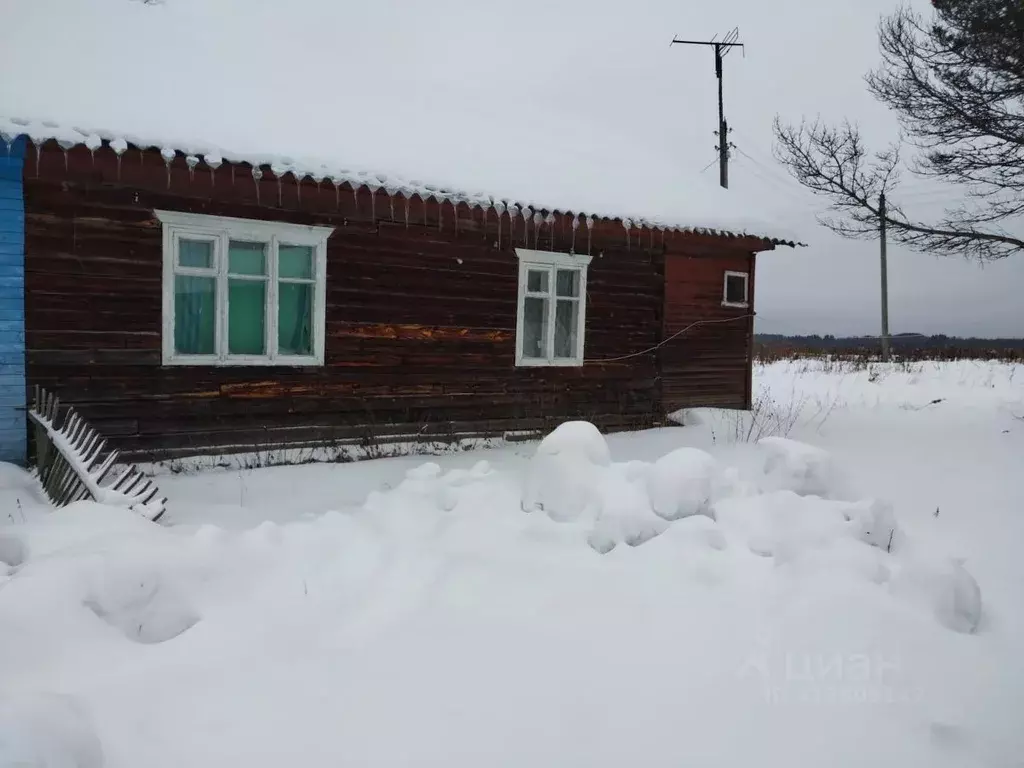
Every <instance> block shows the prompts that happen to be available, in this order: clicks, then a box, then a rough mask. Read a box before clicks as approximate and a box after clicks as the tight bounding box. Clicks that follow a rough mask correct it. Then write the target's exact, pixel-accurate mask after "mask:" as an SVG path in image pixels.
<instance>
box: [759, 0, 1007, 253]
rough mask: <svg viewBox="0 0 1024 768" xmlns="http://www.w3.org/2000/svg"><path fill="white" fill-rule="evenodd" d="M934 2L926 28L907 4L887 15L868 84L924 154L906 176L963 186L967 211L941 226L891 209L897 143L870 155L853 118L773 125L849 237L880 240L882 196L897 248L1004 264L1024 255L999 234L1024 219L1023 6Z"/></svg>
mask: <svg viewBox="0 0 1024 768" xmlns="http://www.w3.org/2000/svg"><path fill="white" fill-rule="evenodd" d="M933 4H934V6H935V9H936V10H935V14H934V17H933V18H932V19H930V20H925V19H924V18H923V17H922V16H921V15H920V14H917V13H915V12H913V11H911V10H909V9H907V8H903V9H901V10H899V11H897V12H896V13H894V14H892V15H891V16H888V17H885V18H883V19H882V22H881V24H880V26H879V41H880V45H881V51H882V64H881V66H880V67H879V68H878V69H877V70H876V71H874V72H871V73H870V74H868V76H867V78H866V79H867V85H868V88H869V90H870V91H871V92H872V93H873V94H874V95H875V97H876V98H878V99H879V100H880V101H881V102H882V103H884V104H886V105H887V106H889V107H890V108H891V109H892V110H893V111H895V112H896V114H897V116H898V117H899V120H900V123H901V126H902V129H903V132H904V137H905V141H906V142H907V143H909V144H910V145H911V146H913V147H914V148H916V150H917V153H916V155H915V156H914V158H913V159H912V160H911V162H910V163H909V164H908V166H907V170H909V171H910V172H911V173H914V174H917V175H919V176H923V177H930V178H933V179H937V180H939V181H942V182H946V183H950V184H954V185H957V186H958V187H960V188H962V189H963V190H964V203H963V204H962V205H960V206H959V207H957V208H954V209H951V210H947V211H946V212H945V214H944V215H943V216H941V217H940V218H939V219H938V220H937V221H933V222H922V221H912V220H910V219H909V218H908V217H907V216H906V215H905V214H904V212H903V211H902V209H901V208H900V207H899V206H898V205H894V203H896V202H898V201H897V200H894V197H895V194H894V192H895V190H896V189H897V185H898V182H899V178H900V167H901V165H900V153H899V150H898V145H894V146H890V147H888V148H887V149H885V150H884V151H882V152H878V153H874V154H872V153H871V152H869V151H868V150H867V149H866V148H865V146H864V142H863V140H862V138H861V135H860V132H859V131H858V129H857V128H856V127H855V126H853V125H851V124H850V123H848V122H846V123H843V124H842V125H841V126H839V127H831V126H828V125H824V124H822V123H820V122H818V123H813V124H807V123H802V124H800V125H798V126H793V125H788V124H785V123H783V122H782V121H780V120H776V123H775V136H776V147H775V153H776V157H777V158H778V159H779V160H780V162H782V163H783V164H784V165H785V166H786V167H787V168H788V169H789V170H790V172H791V173H792V174H793V175H794V177H795V178H796V179H797V180H798V181H799V182H800V183H801V184H803V185H804V186H806V187H808V188H810V189H811V190H813V191H815V192H819V193H822V194H824V195H826V196H827V197H829V198H830V200H831V203H832V207H833V210H835V212H836V214H837V216H836V218H834V219H829V220H825V221H823V223H824V224H826V225H827V226H830V227H831V228H832V229H834V230H835V231H836V232H839V233H840V234H842V235H845V236H853V237H858V236H866V235H868V234H869V233H873V232H874V231H875V230H876V229H877V226H878V219H879V205H878V197H879V195H880V193H882V192H885V193H886V196H887V197H888V198H889V206H888V207H887V209H886V215H885V220H886V224H887V228H888V230H889V232H890V233H891V235H892V236H893V237H894V238H895V239H896V240H898V241H900V242H903V243H905V244H906V245H909V246H911V247H913V248H916V249H918V250H926V251H934V252H940V253H947V254H953V253H958V254H962V255H965V256H968V257H971V258H976V259H979V260H989V259H999V258H1004V257H1006V256H1009V255H1010V254H1013V253H1016V252H1018V251H1021V250H1024V239H1022V238H1021V237H1018V236H1017V235H1016V234H1015V233H1013V232H1009V231H1007V230H1006V229H1005V228H1004V226H1003V225H1004V224H1008V223H1010V222H1012V221H1013V220H1014V219H1016V218H1018V217H1020V216H1021V215H1022V214H1024V3H1022V2H1021V0H934V2H933Z"/></svg>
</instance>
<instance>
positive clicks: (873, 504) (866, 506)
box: [843, 499, 900, 551]
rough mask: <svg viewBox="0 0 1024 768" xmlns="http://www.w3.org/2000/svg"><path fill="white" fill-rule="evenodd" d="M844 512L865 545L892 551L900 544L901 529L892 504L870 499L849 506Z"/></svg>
mask: <svg viewBox="0 0 1024 768" xmlns="http://www.w3.org/2000/svg"><path fill="white" fill-rule="evenodd" d="M843 512H844V514H845V516H846V519H847V520H848V521H850V523H851V525H852V527H853V529H854V531H855V532H856V536H857V537H858V538H859V539H860V540H861V541H863V542H864V543H865V544H870V545H871V546H873V547H878V548H879V549H884V550H886V551H890V550H892V549H893V548H894V547H895V546H896V545H897V544H898V543H899V533H900V529H899V525H898V524H897V523H896V514H895V513H894V512H893V509H892V504H890V503H888V502H886V501H879V500H877V499H868V500H866V501H858V502H854V503H852V504H849V505H848V506H846V507H844V510H843Z"/></svg>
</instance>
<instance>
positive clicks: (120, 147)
mask: <svg viewBox="0 0 1024 768" xmlns="http://www.w3.org/2000/svg"><path fill="white" fill-rule="evenodd" d="M110 148H111V149H112V150H114V154H115V155H117V178H118V180H119V181H120V179H121V155H123V154H124V153H125V152H126V151H127V149H128V142H127V141H125V140H124V139H114V140H113V141H112V142H110Z"/></svg>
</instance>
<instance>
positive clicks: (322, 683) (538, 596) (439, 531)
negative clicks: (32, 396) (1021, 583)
mask: <svg viewBox="0 0 1024 768" xmlns="http://www.w3.org/2000/svg"><path fill="white" fill-rule="evenodd" d="M752 450H753V451H754V452H755V454H756V457H758V458H759V459H760V462H758V463H756V466H760V467H761V470H760V471H759V472H750V471H746V472H742V473H741V472H740V471H739V469H737V468H736V467H732V466H726V465H725V464H724V463H723V462H722V461H721V460H720V459H718V458H716V457H714V456H712V455H711V454H709V453H706V452H704V451H701V450H697V449H693V448H677V449H675V450H671V451H669V452H667V453H666V454H665V455H663V456H661V457H660V458H657V459H656V460H654V461H635V460H634V461H627V462H616V461H614V460H613V456H612V452H611V450H610V449H609V446H608V444H607V442H606V441H605V439H604V437H603V436H602V435H601V434H600V432H599V431H598V430H597V429H596V428H595V427H594V426H593V425H591V424H587V423H585V422H574V423H569V424H564V425H562V426H561V427H559V428H558V429H556V430H555V431H554V432H552V433H551V434H550V435H549V436H548V437H547V438H545V440H543V441H542V442H541V443H540V444H539V445H538V446H537V448H536V451H535V453H534V455H533V456H532V457H531V458H529V461H528V462H527V464H526V466H525V467H524V469H523V472H522V474H520V473H518V472H515V471H507V470H501V469H496V468H495V467H493V466H491V465H490V464H489V463H488V462H486V461H480V462H478V463H477V464H475V465H473V466H471V467H469V468H466V469H453V470H449V471H445V470H444V469H443V468H442V466H441V465H439V464H438V463H433V462H428V463H424V464H422V465H420V466H416V467H414V468H412V469H410V470H408V471H406V472H405V474H404V477H403V478H402V479H401V480H400V482H398V483H397V484H396V485H394V486H393V487H391V488H389V489H385V490H380V491H376V492H374V493H371V494H370V495H369V497H368V498H367V499H366V500H365V503H363V504H362V505H360V506H358V507H352V508H345V509H340V510H338V511H331V512H327V513H325V514H322V515H319V516H315V517H310V518H308V519H301V520H297V521H295V522H291V523H287V524H283V525H278V524H274V523H270V522H265V523H262V524H260V525H258V526H256V527H255V528H251V529H249V530H246V531H241V532H231V531H227V530H223V529H220V528H217V527H215V526H211V525H202V526H198V527H177V528H165V527H161V526H159V525H156V524H153V523H150V522H149V521H146V520H143V519H141V518H139V517H138V516H137V515H134V514H132V513H130V512H127V511H125V510H121V509H116V508H112V507H105V506H102V505H99V504H94V503H90V502H81V503H79V504H76V505H73V506H71V507H68V508H65V509H61V510H56V511H52V512H44V511H43V510H42V509H35V508H33V507H31V504H29V505H28V507H27V515H26V517H25V519H24V520H23V521H20V522H15V523H14V524H9V525H6V526H5V527H4V529H3V530H2V532H0V560H2V561H3V564H2V565H0V679H2V680H4V687H3V694H2V695H0V765H21V764H24V765H32V766H63V765H69V766H70V765H76V766H86V767H87V768H92V767H93V766H95V767H96V768H99V766H121V765H130V764H133V763H134V764H139V761H140V760H141V761H143V762H147V763H148V764H150V765H158V766H165V765H166V766H171V765H183V764H189V765H218V764H222V763H223V755H224V754H228V753H230V754H232V755H233V756H235V757H239V756H242V757H244V759H245V762H246V763H247V764H251V765H271V764H274V760H271V759H270V758H271V757H272V756H274V755H277V756H279V755H280V754H282V752H281V750H282V749H286V751H287V752H288V753H289V754H290V755H292V756H293V757H296V759H300V761H301V762H302V763H303V764H315V763H317V762H318V760H322V759H323V757H324V755H325V754H331V755H338V754H346V755H349V756H350V757H351V758H352V759H353V761H354V762H358V763H362V764H365V763H367V762H373V760H374V759H375V758H376V759H378V760H379V759H385V758H382V757H381V755H382V754H383V755H385V757H386V759H385V761H386V762H387V761H391V762H402V757H403V755H405V757H410V759H411V756H412V755H416V756H419V757H422V756H424V755H427V756H428V757H429V758H430V759H427V762H428V763H431V761H433V763H432V764H438V762H437V761H440V760H442V757H443V756H444V755H450V754H451V745H452V744H453V743H456V742H458V743H460V744H461V745H462V747H461V748H465V749H467V750H468V751H469V752H472V753H478V754H482V755H494V754H497V753H496V752H495V751H494V750H496V749H497V748H498V747H497V746H496V745H498V744H506V745H507V744H508V738H507V737H508V733H509V731H508V728H510V727H512V726H510V725H509V724H510V723H515V724H516V726H515V728H523V729H525V730H524V731H523V733H524V734H527V735H524V737H523V738H522V739H518V738H517V739H516V740H514V742H513V746H512V747H510V749H511V750H512V753H510V754H511V755H512V758H510V759H513V762H516V761H524V764H525V762H534V763H536V764H541V763H543V762H545V760H544V755H545V754H547V753H546V752H544V749H543V745H544V744H549V743H552V742H551V740H554V741H555V742H558V741H560V740H567V741H566V743H565V744H562V746H561V747H560V748H559V749H561V750H562V753H563V754H568V752H567V751H566V750H567V749H568V747H567V745H568V744H570V742H571V748H572V749H574V750H578V749H582V750H583V751H584V752H585V753H586V754H587V755H588V756H589V757H588V762H590V763H591V764H593V762H592V761H593V760H597V759H598V757H599V756H600V755H604V756H605V757H608V756H609V755H611V756H614V757H615V759H616V760H618V759H620V758H621V759H623V760H627V759H628V758H629V757H630V755H633V754H634V753H633V752H632V751H631V750H625V751H624V749H625V748H624V745H627V744H633V745H634V746H635V741H631V740H630V739H628V738H626V736H627V734H628V733H634V732H636V729H638V728H642V727H644V724H645V723H646V724H648V726H649V727H650V731H649V733H651V734H652V736H651V738H652V741H651V742H650V744H651V748H652V749H654V748H655V747H657V749H658V752H657V754H659V755H661V756H662V757H663V758H664V757H665V756H667V755H671V754H675V752H674V751H673V747H672V746H671V744H676V745H677V746H678V741H675V739H676V737H675V736H673V739H672V740H668V741H666V738H663V737H662V736H660V735H659V734H677V733H678V732H679V729H680V728H683V729H684V731H685V736H686V738H685V742H686V744H687V748H688V749H689V750H694V749H696V750H697V751H700V752H704V751H706V750H711V751H713V750H715V749H718V748H719V747H720V745H721V743H723V742H722V741H721V740H722V739H725V738H726V735H727V734H726V732H725V731H722V730H721V729H718V728H717V726H711V725H710V723H712V722H720V723H725V724H728V723H731V722H734V721H735V720H736V719H737V718H739V719H740V720H742V721H743V722H748V723H756V722H762V719H763V717H764V714H765V712H766V711H769V712H770V711H774V710H764V709H763V708H762V706H763V704H762V702H763V701H764V700H765V699H764V698H763V697H762V696H761V694H759V693H753V694H752V691H755V692H756V691H763V692H764V696H767V697H768V699H769V700H771V699H772V697H774V698H775V699H778V698H779V696H783V695H795V693H794V692H798V691H803V690H804V689H805V688H807V679H809V680H811V682H814V686H813V690H814V691H817V692H819V693H820V691H821V689H822V686H821V685H819V684H818V683H817V682H815V680H814V675H813V674H811V677H810V678H806V679H805V678H800V679H799V680H796V681H794V680H793V679H791V666H792V664H793V662H792V658H801V659H802V658H804V656H807V654H809V653H810V651H806V652H805V651H804V650H802V649H803V647H804V646H803V645H801V643H811V646H810V648H811V650H814V652H815V653H819V654H820V653H822V652H823V651H822V650H821V649H825V650H828V649H831V648H837V647H838V648H849V647H851V643H853V644H854V645H853V646H852V647H853V648H857V649H859V648H861V647H863V648H865V649H870V648H872V647H873V646H872V643H875V642H876V641H875V640H873V639H872V637H873V635H872V632H875V631H876V628H877V627H880V626H881V627H889V628H891V627H895V628H896V629H895V630H887V631H891V632H895V634H890V635H888V636H889V637H890V638H898V639H897V640H892V639H891V640H890V642H896V645H895V646H893V645H887V646H884V647H883V648H882V649H881V651H880V652H884V653H888V654H890V656H891V655H892V654H894V653H897V654H902V653H904V652H906V653H909V652H910V649H913V648H916V647H917V646H919V645H920V644H922V643H926V642H929V643H930V642H933V641H934V636H935V633H945V634H949V635H951V636H956V635H955V634H954V633H957V634H959V635H960V636H962V635H966V634H970V633H972V632H974V631H975V630H976V629H977V628H978V626H979V622H980V621H981V619H982V603H981V594H980V590H979V588H978V585H977V583H976V581H975V580H974V579H973V578H972V577H971V576H970V574H969V573H968V571H967V570H966V569H965V568H964V566H963V564H962V563H958V562H953V561H950V560H948V559H947V558H944V557H942V556H939V555H934V554H930V553H929V551H928V550H927V549H925V548H924V547H921V546H917V545H916V543H915V540H914V539H913V537H911V536H910V535H909V534H907V533H905V532H903V531H901V530H900V528H899V525H898V524H897V520H896V516H895V513H894V511H893V508H892V507H891V506H890V505H889V504H887V503H885V502H884V501H881V500H876V499H859V500H849V499H845V498H837V497H835V496H836V494H835V490H836V489H835V487H834V486H833V485H832V483H833V481H834V478H835V477H836V475H835V473H834V472H833V471H832V470H833V469H834V462H833V461H832V459H831V457H830V456H829V455H828V454H827V453H826V452H824V451H821V450H820V449H816V448H813V447H811V446H808V445H804V444H800V443H796V442H793V441H778V440H775V441H764V442H762V444H760V445H756V446H753V447H752ZM332 471H333V470H332ZM5 476H6V477H9V478H10V479H11V480H12V482H11V483H9V484H8V485H7V488H13V489H15V491H16V492H17V493H18V494H19V496H18V498H19V499H22V501H21V503H22V504H25V503H26V502H25V499H27V498H28V497H27V496H25V492H26V489H27V488H28V485H26V484H24V483H22V480H23V478H21V477H20V476H19V475H18V474H17V473H14V472H13V471H12V470H5ZM0 501H2V502H3V503H8V502H9V501H10V496H9V495H7V494H6V493H5V494H0ZM762 625H763V626H765V627H769V628H770V629H767V630H761V629H759V628H758V627H759V626H762ZM927 638H932V640H927ZM893 648H896V649H897V650H896V651H893V650H892V649H893ZM815 649H818V650H815ZM866 652H867V651H865V653H866ZM858 653H859V651H858ZM799 654H804V656H799ZM807 658H810V659H813V658H817V657H816V656H813V655H811V656H807ZM823 658H824V657H823ZM828 658H829V659H831V657H828ZM851 658H852V657H851ZM859 658H860V657H859V656H856V659H859ZM885 658H886V659H888V657H885ZM900 658H903V657H902V656H900ZM780 659H783V660H782V661H780ZM856 659H855V660H854V661H850V660H849V659H847V661H845V662H843V661H842V660H841V661H840V662H833V661H832V660H828V664H829V665H831V666H828V667H827V669H829V670H831V669H835V668H838V669H844V667H842V664H843V663H845V664H847V666H851V665H853V664H854V663H855V661H856ZM800 663H804V662H800ZM806 663H807V664H810V665H811V666H810V667H808V668H809V669H811V670H812V671H813V669H816V668H817V667H815V666H813V665H815V664H818V663H819V662H818V661H808V662H806ZM821 663H822V664H824V663H825V662H821ZM836 663H838V664H839V666H838V667H836ZM856 663H860V662H856ZM884 664H885V665H886V666H884V669H885V670H888V671H887V672H886V674H887V675H888V676H889V677H885V678H884V679H883V678H882V677H880V678H879V679H878V680H874V679H871V680H867V681H863V680H860V679H859V678H858V679H857V680H855V681H854V682H853V683H851V681H850V680H847V679H842V680H840V681H839V683H841V686H840V687H841V688H842V690H845V691H847V694H844V695H854V694H856V695H860V692H862V691H867V693H866V694H865V695H872V696H887V695H897V694H898V695H899V696H910V695H911V694H912V692H913V690H914V689H913V688H912V685H913V684H916V683H915V682H914V681H915V680H916V678H915V677H914V673H912V672H911V671H908V670H907V669H905V668H903V667H900V668H899V669H900V674H903V675H905V676H907V677H905V678H904V679H900V680H897V683H898V685H894V683H893V682H892V680H890V679H889V678H891V677H892V676H893V675H892V672H891V669H890V667H892V666H893V663H892V662H890V661H885V662H884ZM830 674H831V672H830ZM883 677H884V676H883ZM656 680H664V681H665V682H664V685H665V687H666V690H665V691H663V692H662V691H661V690H660V688H659V687H658V685H660V684H658V685H654V687H653V688H652V687H650V686H651V685H652V683H651V681H656ZM801 686H803V687H801ZM851 686H852V687H851ZM680 690H686V695H685V696H681V695H680V693H679V691H680ZM780 691H781V692H782V693H780ZM849 691H853V692H854V693H849ZM893 691H896V694H894V693H893ZM590 692H592V693H593V695H591V693H590ZM908 692H909V693H908ZM801 695H803V694H801ZM637 702H649V704H643V703H641V704H638V703H637ZM698 704H699V706H698ZM873 712H874V710H873ZM891 712H892V711H891V710H888V711H883V712H882V714H883V715H884V716H885V718H890V717H891V716H892V714H891ZM567 713H576V714H567ZM848 716H849V715H848V714H844V715H842V718H841V719H840V720H837V721H836V722H837V723H842V725H837V726H836V728H839V729H840V730H839V731H837V732H843V733H845V732H846V731H843V730H842V729H843V728H847V727H848V722H847V720H846V719H844V718H847V717H848ZM875 716H876V715H875V714H872V715H871V716H870V718H874V717H875ZM575 717H579V718H581V722H586V723H594V722H598V721H601V719H602V718H608V722H609V723H610V724H609V725H607V726H605V727H603V728H602V729H599V730H598V731H597V732H595V731H594V730H592V729H591V727H590V726H586V727H585V728H584V731H583V732H580V733H576V734H575V735H572V732H571V726H569V725H567V723H568V722H570V721H572V720H573V718H575ZM857 717H868V715H867V714H863V715H857ZM566 718H568V720H567V719H566ZM595 718H596V720H595ZM638 718H639V719H638ZM870 718H868V719H867V720H865V721H864V722H863V723H861V724H860V725H859V726H858V727H857V728H854V729H852V730H851V731H850V733H853V732H858V728H867V727H869V725H870V727H877V726H878V723H881V722H889V720H873V719H870ZM687 722H692V723H694V724H695V725H694V727H693V728H687V727H686V726H680V723H687ZM385 723H388V724H390V725H388V727H387V728H386V729H385V730H386V731H390V730H391V729H392V728H393V727H397V728H399V729H400V730H401V732H402V734H403V738H402V739H400V740H398V741H395V740H394V739H391V738H384V733H383V732H382V730H381V729H382V727H383V726H382V724H385ZM172 724H173V725H172ZM698 724H702V725H700V727H697V725H698ZM567 729H568V730H567ZM730 729H731V726H730ZM758 733H760V737H759V738H761V739H762V740H763V741H764V743H766V744H771V745H772V754H775V755H778V756H785V755H787V754H789V753H788V752H787V750H790V749H791V747H790V746H788V745H789V744H790V743H791V741H792V740H791V739H790V740H781V736H777V735H776V732H775V731H774V730H773V729H771V728H770V727H767V726H766V727H765V728H764V729H761V730H759V731H758ZM537 734H548V735H547V736H537ZM584 734H589V735H586V736H584ZM155 744H159V746H160V750H159V751H160V754H161V756H160V757H159V758H158V759H156V760H155V762H154V761H153V760H151V759H150V758H151V756H152V755H153V753H154V745H155ZM285 744H287V745H288V746H287V748H285V746H284V745H285ZM716 744H718V745H719V746H716ZM403 745H405V746H403ZM581 745H582V746H581ZM848 746H849V748H850V749H852V748H853V745H852V742H851V744H850V745H848ZM403 749H408V750H410V751H409V752H408V753H405V752H403ZM502 749H505V747H503V748H502ZM323 750H327V751H326V752H325V751H323ZM381 750H383V752H381ZM570 751H571V750H570ZM643 751H644V750H643V749H641V752H643ZM707 753H708V754H710V753H711V752H707ZM688 754H694V752H692V751H691V752H688ZM865 754H866V755H867V756H869V757H871V759H872V760H882V759H884V758H885V757H886V755H887V754H888V753H887V752H886V751H885V749H884V744H880V746H879V748H878V749H877V750H868V752H867V753H864V754H861V755H860V757H861V758H863V757H864V756H865ZM922 754H923V753H922ZM112 756H113V757H112ZM634 756H636V755H634ZM790 758H791V761H793V760H796V761H798V758H799V755H797V754H795V753H794V754H790ZM233 759H234V758H233ZM274 759H275V760H276V759H277V758H274ZM655 762H657V761H655ZM509 764H511V763H509ZM661 764H666V763H664V760H662V762H661Z"/></svg>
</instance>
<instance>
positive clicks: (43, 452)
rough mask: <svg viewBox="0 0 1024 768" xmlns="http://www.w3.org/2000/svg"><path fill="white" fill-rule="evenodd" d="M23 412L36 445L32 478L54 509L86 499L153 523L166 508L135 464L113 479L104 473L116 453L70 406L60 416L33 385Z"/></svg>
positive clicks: (54, 402) (56, 404) (53, 401)
mask: <svg viewBox="0 0 1024 768" xmlns="http://www.w3.org/2000/svg"><path fill="white" fill-rule="evenodd" d="M34 394H35V398H34V400H33V402H32V405H31V407H30V408H29V410H28V415H29V418H30V420H31V423H32V431H33V435H34V437H35V445H36V466H35V468H34V472H35V476H36V478H37V479H38V480H39V483H40V485H41V486H42V488H43V492H44V493H45V494H46V496H47V498H49V499H50V501H51V502H53V503H54V504H55V505H56V506H58V507H63V506H67V505H68V504H71V503H73V502H76V501H81V500H83V499H86V498H91V499H92V500H93V501H98V502H101V503H103V504H112V505H115V506H125V507H128V508H129V509H131V510H133V511H135V512H137V513H139V514H141V515H143V516H144V517H147V518H149V519H150V520H153V521H156V520H159V519H160V517H161V516H162V515H163V513H164V512H165V510H166V505H167V499H166V498H161V497H159V489H158V488H157V487H156V485H155V484H154V483H153V482H152V481H151V480H149V479H147V478H146V476H145V475H144V474H143V473H142V472H141V471H139V469H138V467H136V466H135V465H134V464H130V465H129V466H128V467H127V468H126V469H125V470H124V471H123V472H122V473H120V475H119V477H117V479H116V480H114V481H113V482H109V481H108V480H107V475H108V474H109V473H110V470H111V469H112V468H113V466H114V464H115V462H116V461H117V457H118V452H117V451H113V450H112V451H110V452H109V453H108V454H106V456H104V457H103V458H102V460H101V459H100V457H101V456H103V454H104V452H105V451H106V450H107V443H106V441H105V440H104V439H103V437H102V436H101V435H100V434H99V432H97V431H96V430H95V429H93V428H92V426H91V425H90V424H89V423H88V422H86V420H85V419H84V418H82V416H81V415H79V414H78V412H77V411H75V409H74V408H68V409H67V410H66V411H65V412H64V414H63V418H61V411H60V400H59V399H58V398H57V396H56V395H54V394H52V393H51V392H48V391H47V390H45V389H43V388H41V387H39V386H38V385H37V386H36V387H35V393H34Z"/></svg>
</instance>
